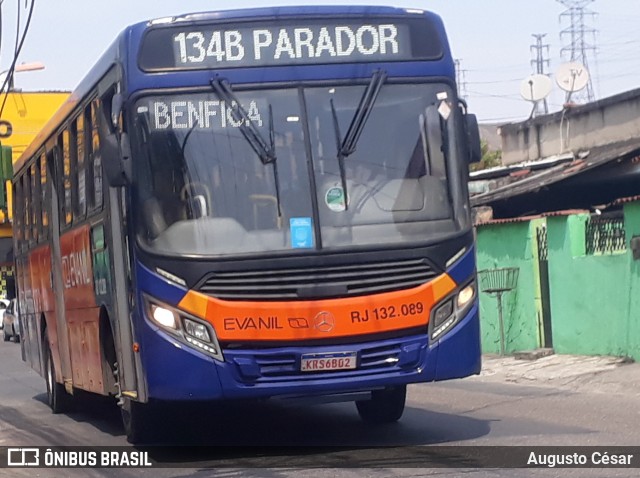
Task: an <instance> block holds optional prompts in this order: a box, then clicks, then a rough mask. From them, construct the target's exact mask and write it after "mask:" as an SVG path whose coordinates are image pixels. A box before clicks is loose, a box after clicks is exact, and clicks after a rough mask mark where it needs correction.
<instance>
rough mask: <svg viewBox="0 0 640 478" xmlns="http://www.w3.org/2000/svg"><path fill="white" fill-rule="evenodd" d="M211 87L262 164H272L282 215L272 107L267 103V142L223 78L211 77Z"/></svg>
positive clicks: (278, 203) (277, 202)
mask: <svg viewBox="0 0 640 478" xmlns="http://www.w3.org/2000/svg"><path fill="white" fill-rule="evenodd" d="M211 88H213V91H214V92H215V94H216V95H217V96H218V98H220V100H221V101H224V102H225V105H226V108H229V111H231V115H232V116H233V119H234V121H235V122H236V123H239V124H240V126H239V129H240V132H241V133H242V136H244V138H245V139H246V140H247V143H249V146H251V149H253V151H254V152H255V153H256V154H257V155H258V157H259V158H260V161H261V162H262V164H272V165H273V178H274V182H275V188H276V204H277V206H278V217H282V210H281V208H280V183H279V181H278V165H277V164H278V163H277V159H278V158H277V156H276V147H275V131H274V127H273V108H272V107H271V104H269V143H267V141H266V140H265V139H264V138H263V137H262V134H260V130H258V128H257V127H256V125H255V123H254V122H253V121H252V120H251V117H250V116H249V114H248V113H247V111H246V110H245V109H244V108H243V107H242V105H241V104H240V101H239V100H238V98H237V97H236V95H235V94H234V93H233V91H232V90H231V85H230V84H229V82H228V81H227V80H225V79H223V78H213V79H212V80H211Z"/></svg>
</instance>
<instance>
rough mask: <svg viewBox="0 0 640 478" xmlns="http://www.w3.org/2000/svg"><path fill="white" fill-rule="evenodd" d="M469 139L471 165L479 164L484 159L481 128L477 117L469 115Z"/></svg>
mask: <svg viewBox="0 0 640 478" xmlns="http://www.w3.org/2000/svg"><path fill="white" fill-rule="evenodd" d="M466 118H467V125H466V126H467V137H468V140H469V163H478V162H480V160H481V159H482V146H481V145H480V128H479V127H478V118H477V117H476V115H473V114H470V113H467V115H466Z"/></svg>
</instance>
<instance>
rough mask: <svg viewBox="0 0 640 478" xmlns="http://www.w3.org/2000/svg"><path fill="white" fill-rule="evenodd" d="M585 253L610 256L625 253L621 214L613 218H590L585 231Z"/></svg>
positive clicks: (624, 235) (624, 236) (625, 245)
mask: <svg viewBox="0 0 640 478" xmlns="http://www.w3.org/2000/svg"><path fill="white" fill-rule="evenodd" d="M585 241H586V252H587V254H589V255H593V254H611V253H613V252H619V251H626V250H627V240H626V233H625V229H624V217H623V216H622V213H620V214H619V215H615V216H591V218H589V220H588V221H587V224H586V230H585Z"/></svg>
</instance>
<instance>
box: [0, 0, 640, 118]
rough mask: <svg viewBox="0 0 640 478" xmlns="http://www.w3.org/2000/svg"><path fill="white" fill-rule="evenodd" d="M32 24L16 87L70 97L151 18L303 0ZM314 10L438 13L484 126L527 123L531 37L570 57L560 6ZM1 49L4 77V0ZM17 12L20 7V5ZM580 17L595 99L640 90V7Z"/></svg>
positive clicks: (117, 1) (139, 6) (433, 1)
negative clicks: (111, 50)
mask: <svg viewBox="0 0 640 478" xmlns="http://www.w3.org/2000/svg"><path fill="white" fill-rule="evenodd" d="M35 1H36V4H35V10H34V17H33V20H32V22H31V26H30V29H29V32H28V34H27V37H26V40H25V44H24V47H23V49H22V52H21V54H20V56H19V59H18V63H21V62H35V61H39V62H42V63H43V64H44V65H45V69H44V70H42V71H32V72H22V73H18V74H17V75H16V77H15V87H16V88H19V89H22V90H24V91H42V90H69V91H70V90H72V89H73V88H74V87H75V86H76V85H77V84H78V83H79V82H80V80H81V79H82V77H83V76H84V75H85V74H86V73H87V71H88V70H89V69H90V68H91V66H92V65H93V64H94V63H95V61H96V60H97V59H98V58H99V56H100V55H101V53H102V52H103V51H104V50H105V49H106V48H107V46H109V45H110V44H111V42H112V41H113V40H114V38H115V37H116V35H117V34H118V33H119V32H120V31H122V30H123V29H124V27H126V26H127V25H129V24H132V23H136V22H139V21H143V20H148V19H151V18H159V17H164V16H170V15H179V14H183V13H192V12H200V11H208V10H216V9H228V8H243V7H261V6H273V5H295V4H303V3H307V2H305V1H304V0H269V1H265V0H235V2H233V3H223V2H216V1H214V0H206V1H205V0H180V1H175V0H35ZM312 3H313V4H378V5H391V6H399V7H410V8H421V9H426V10H431V11H433V12H435V13H437V14H439V15H440V16H441V17H442V19H443V21H444V23H445V27H446V28H447V31H448V35H449V42H450V45H451V49H452V51H453V55H454V58H457V59H459V60H460V69H461V70H462V71H463V74H462V76H463V79H464V85H462V86H463V88H462V93H463V94H465V95H466V99H467V101H468V103H469V108H470V110H472V112H474V113H476V114H477V115H478V118H479V119H480V120H481V121H482V122H497V123H507V122H515V121H520V120H524V119H526V118H527V117H528V116H529V114H530V113H531V110H532V105H531V103H528V102H527V101H525V100H524V99H522V97H521V96H520V85H521V83H522V81H523V80H524V79H525V78H526V77H528V76H529V75H530V74H532V73H533V72H534V70H533V67H532V66H531V64H530V62H531V59H532V58H533V56H532V55H533V53H532V51H531V48H530V46H531V45H532V44H534V43H535V39H534V38H533V36H532V35H533V34H546V36H545V37H544V43H545V44H548V45H549V51H548V53H547V52H546V50H545V56H546V57H547V58H548V59H549V60H550V65H549V66H548V67H546V68H547V70H546V72H548V73H550V74H551V75H552V77H553V74H554V73H555V71H556V70H557V69H558V66H559V65H560V64H562V63H563V62H565V61H567V60H568V57H564V58H562V57H561V55H560V50H561V48H562V47H563V46H566V44H567V42H568V41H569V38H568V37H566V36H565V38H564V40H561V37H560V32H561V30H562V29H565V28H568V27H569V20H568V18H565V21H562V22H561V21H560V18H559V17H560V14H561V13H562V12H563V11H565V10H566V7H565V6H563V5H561V4H560V3H558V1H556V0H528V1H527V0H401V1H400V0H364V1H363V0H342V1H334V0H314V1H313V2H312ZM0 4H2V14H3V15H2V26H3V28H2V48H1V50H0V71H4V70H6V69H7V68H9V66H10V64H11V60H12V59H13V50H14V45H15V36H16V25H17V12H18V8H20V11H21V17H22V21H21V23H22V25H24V21H25V19H26V16H27V10H25V0H0ZM18 5H19V6H20V7H18ZM589 9H590V10H591V11H593V12H595V13H597V15H596V16H595V17H591V16H590V15H589V16H587V17H586V18H585V24H586V25H587V27H588V28H593V29H595V30H597V33H596V36H595V39H594V38H593V36H589V37H587V41H588V42H589V43H595V46H596V47H597V53H596V54H595V56H591V57H589V71H590V73H591V76H592V82H593V87H594V90H595V94H596V99H599V98H604V97H607V96H611V95H613V94H617V93H621V92H623V91H627V90H631V89H635V88H639V87H640V28H638V25H640V1H639V0H595V1H594V2H593V3H591V4H590V5H589ZM564 99H565V97H564V92H562V91H561V90H560V89H559V88H558V86H557V85H556V83H555V81H554V82H553V91H552V93H551V95H550V96H549V98H548V103H549V109H550V111H551V112H553V111H558V110H560V109H561V107H562V104H563V102H564Z"/></svg>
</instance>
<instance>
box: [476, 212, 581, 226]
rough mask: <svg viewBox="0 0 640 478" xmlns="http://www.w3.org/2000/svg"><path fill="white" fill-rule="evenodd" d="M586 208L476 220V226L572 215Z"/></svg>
mask: <svg viewBox="0 0 640 478" xmlns="http://www.w3.org/2000/svg"><path fill="white" fill-rule="evenodd" d="M588 213H589V211H588V210H587V209H565V210H564V211H551V212H545V213H543V214H535V215H533V216H521V217H512V218H504V219H491V220H490V221H483V222H478V223H476V224H475V225H476V226H490V225H494V224H511V223H517V222H528V221H532V220H534V219H542V218H543V217H555V216H573V215H575V214H588Z"/></svg>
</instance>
